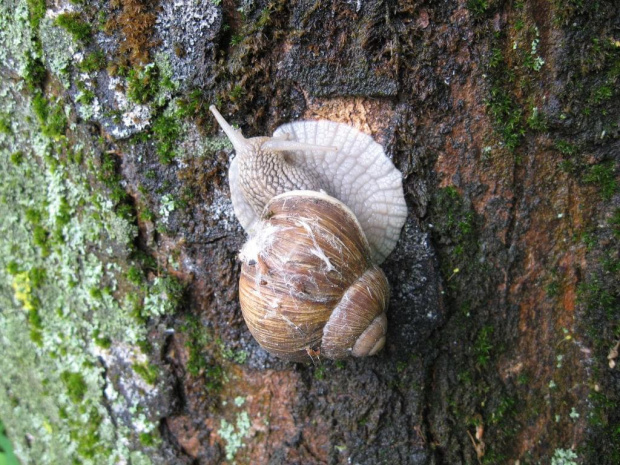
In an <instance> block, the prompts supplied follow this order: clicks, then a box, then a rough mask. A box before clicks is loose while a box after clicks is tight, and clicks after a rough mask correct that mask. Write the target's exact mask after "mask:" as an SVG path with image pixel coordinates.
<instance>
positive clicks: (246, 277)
mask: <svg viewBox="0 0 620 465" xmlns="http://www.w3.org/2000/svg"><path fill="white" fill-rule="evenodd" d="M210 109H211V111H212V112H213V114H214V115H215V117H216V119H217V121H218V122H219V124H220V126H221V127H222V129H224V132H225V133H226V135H227V136H228V138H229V139H230V141H231V142H232V143H233V146H234V148H235V151H236V153H237V154H236V157H235V159H234V160H232V162H231V165H230V170H229V182H230V191H231V200H232V203H233V207H234V210H235V214H236V215H237V218H238V219H239V222H240V223H241V225H242V226H243V228H244V229H245V230H246V232H247V233H248V235H249V240H248V242H247V243H246V244H245V245H244V246H243V248H242V250H241V252H240V255H239V256H240V259H241V261H242V268H241V278H240V282H239V300H240V303H241V310H242V312H243V317H244V319H245V321H246V323H247V325H248V328H249V329H250V332H251V333H252V335H253V336H254V338H255V339H256V340H257V341H258V342H259V344H260V345H261V346H262V347H264V348H265V349H266V350H267V351H269V352H271V353H273V354H275V355H278V356H280V357H282V358H285V359H287V360H293V361H308V360H310V359H313V358H314V357H316V356H317V355H320V356H323V357H327V358H331V359H341V358H345V357H348V356H357V357H360V356H366V355H374V354H375V353H377V352H378V351H379V350H381V348H382V347H383V346H384V344H385V338H386V331H387V318H386V308H387V305H388V300H389V285H388V282H387V279H386V277H385V275H384V274H383V272H382V271H381V269H380V268H378V267H377V265H376V264H379V263H381V262H383V260H385V258H386V257H387V256H388V255H389V253H390V252H391V251H392V249H393V248H394V246H395V244H396V242H397V240H398V237H399V235H400V230H401V228H402V226H403V224H404V222H405V219H406V217H407V207H406V204H405V198H404V194H403V187H402V179H401V174H400V172H399V171H398V170H397V169H396V168H395V167H394V165H393V164H392V162H391V161H390V160H389V158H387V157H386V156H385V153H384V151H383V148H382V147H381V145H379V144H378V143H376V142H375V141H374V140H373V139H372V138H371V137H370V136H368V135H366V134H363V133H361V132H360V131H358V130H357V129H355V128H353V127H351V126H348V125H346V124H341V123H335V122H332V121H301V122H296V123H291V124H287V125H284V126H281V127H280V128H278V129H277V130H276V132H275V133H274V136H273V137H254V138H249V139H246V138H244V137H243V135H242V134H241V133H240V132H239V131H238V130H236V129H234V128H233V127H232V126H230V125H229V124H228V123H227V122H226V120H224V118H223V117H222V115H221V114H220V113H219V112H218V111H217V110H216V109H215V108H214V107H211V108H210Z"/></svg>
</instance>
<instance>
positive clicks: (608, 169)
mask: <svg viewBox="0 0 620 465" xmlns="http://www.w3.org/2000/svg"><path fill="white" fill-rule="evenodd" d="M583 181H584V182H585V183H587V184H595V185H596V186H598V188H599V191H600V194H601V198H602V199H603V200H609V199H611V197H612V196H613V195H614V194H615V193H616V192H617V191H618V182H617V181H616V175H615V165H614V162H612V161H609V162H605V163H600V164H598V165H592V166H591V167H590V168H589V169H588V170H587V172H586V173H585V175H584V176H583Z"/></svg>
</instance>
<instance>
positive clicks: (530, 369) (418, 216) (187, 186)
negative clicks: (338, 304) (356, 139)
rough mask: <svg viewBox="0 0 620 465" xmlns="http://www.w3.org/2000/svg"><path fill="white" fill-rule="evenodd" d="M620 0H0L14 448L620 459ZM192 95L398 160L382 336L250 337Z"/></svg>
mask: <svg viewBox="0 0 620 465" xmlns="http://www.w3.org/2000/svg"><path fill="white" fill-rule="evenodd" d="M616 3H617V2H615V1H613V0H608V1H602V0H601V1H592V2H582V1H578V0H567V1H560V0H548V1H545V0H524V1H512V2H511V1H496V0H488V1H486V0H484V1H483V0H468V1H457V2H441V3H437V2H430V1H418V2H416V1H414V2H394V1H388V2H385V1H375V0H369V1H357V2H320V1H313V0H309V1H294V2H285V1H278V0H276V1H270V2H267V1H262V0H256V1H253V0H247V1H246V0H244V1H236V2H235V1H231V0H223V1H211V2H193V1H174V2H173V1H167V0H160V1H159V2H157V5H156V7H153V4H152V2H146V1H142V0H113V1H111V2H101V1H95V0H93V1H89V2H62V1H60V2H54V4H52V3H51V2H45V1H38V0H29V1H21V0H6V1H3V3H2V4H0V49H2V50H3V51H0V58H1V59H0V93H1V95H2V99H3V101H4V102H5V103H4V107H3V108H0V153H1V155H2V164H3V167H6V169H5V170H4V174H2V175H0V178H1V179H2V184H3V187H2V188H1V190H0V193H1V195H0V207H1V213H2V217H1V218H0V225H1V227H2V229H1V231H2V234H1V237H0V246H1V250H2V254H1V255H2V257H1V258H0V265H1V268H2V269H1V270H0V280H1V282H0V290H1V292H0V299H1V300H0V322H1V323H0V324H1V325H2V327H3V330H2V334H1V335H0V346H1V347H2V352H3V353H5V354H6V356H4V357H3V360H2V361H0V370H1V371H0V372H2V373H3V376H2V379H0V394H1V395H0V419H1V420H2V422H3V424H4V427H5V429H6V434H7V436H8V437H9V438H10V440H11V442H12V444H13V449H14V450H15V453H16V455H17V457H18V458H19V459H20V461H21V463H23V464H30V463H32V464H35V463H36V464H42V463H45V464H47V463H49V464H53V463H72V462H75V463H131V464H143V463H144V464H146V463H154V464H164V463H165V464H195V465H203V464H220V463H221V464H232V463H237V464H250V463H251V464H255V463H264V464H274V465H276V464H348V463H354V464H368V465H371V464H373V465H374V464H382V463H384V464H396V463H398V464H415V465H423V464H460V463H463V464H471V463H485V464H502V463H507V464H517V463H519V464H526V463H554V464H555V463H557V464H617V463H620V431H619V430H618V424H619V422H620V375H619V374H618V370H619V366H618V364H619V363H620V360H618V352H619V344H620V284H619V283H620V188H619V187H618V186H619V185H618V172H619V167H618V162H619V161H620V91H619V89H620V82H619V81H620V16H619V15H618V14H617V4H616ZM211 104H216V106H217V107H218V109H219V110H220V111H221V113H222V114H223V115H224V116H225V117H226V118H227V119H228V121H230V122H231V123H233V124H235V125H237V127H239V128H240V129H241V130H242V132H243V134H244V135H245V136H246V137H255V136H261V135H271V134H272V133H273V132H274V131H275V129H276V128H277V127H278V126H280V125H282V124H284V123H288V122H292V121H296V120H303V119H309V120H318V119H328V120H333V121H338V122H342V123H347V124H351V125H353V126H355V127H356V128H357V129H359V130H360V131H362V132H365V133H366V134H369V135H371V136H372V137H373V138H374V139H375V140H376V141H377V142H379V143H380V144H381V145H382V146H383V147H384V148H385V151H386V153H387V155H388V156H389V157H390V158H391V160H392V161H393V163H394V165H395V166H396V167H397V168H398V169H399V170H400V171H401V172H402V173H403V185H404V190H405V196H406V201H407V207H408V217H407V221H406V223H405V226H404V228H403V230H402V233H401V237H400V241H399V242H398V244H397V246H396V249H395V250H394V251H393V252H392V254H391V255H390V256H389V257H388V258H387V260H386V261H385V262H384V263H383V264H382V265H381V268H382V270H383V271H384V272H385V275H386V276H387V279H388V281H389V283H390V287H391V293H390V301H389V307H388V310H387V318H388V333H387V342H386V345H385V347H384V349H383V351H382V352H380V353H379V354H378V355H376V356H373V357H369V358H361V359H346V360H341V361H329V360H324V359H322V358H320V356H319V357H317V359H316V360H315V363H308V364H305V363H293V362H285V361H282V360H280V359H278V358H276V357H275V356H273V355H270V354H268V353H267V352H265V351H264V350H263V349H262V348H261V347H260V346H259V345H258V344H257V343H256V342H255V341H254V340H253V338H252V336H251V334H250V332H249V331H248V329H247V327H246V325H245V323H244V321H243V318H242V314H241V310H240V307H239V298H238V294H239V289H238V285H239V284H238V283H239V278H240V270H241V263H240V261H239V259H238V252H239V250H240V249H241V248H242V246H243V244H244V242H245V241H246V237H245V233H244V232H243V230H242V228H241V226H240V225H239V223H238V222H237V220H236V218H235V217H234V213H233V210H232V204H231V202H230V192H229V187H228V174H227V170H228V166H229V164H230V160H231V157H232V156H233V150H232V147H231V146H230V144H229V143H228V142H227V140H226V138H225V137H224V136H223V135H222V134H221V133H220V132H219V128H218V126H217V124H216V122H215V121H214V120H213V119H212V116H211V115H210V113H209V112H208V107H209V105H211ZM5 329H6V330H5Z"/></svg>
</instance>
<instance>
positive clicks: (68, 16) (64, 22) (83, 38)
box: [55, 12, 93, 43]
mask: <svg viewBox="0 0 620 465" xmlns="http://www.w3.org/2000/svg"><path fill="white" fill-rule="evenodd" d="M55 23H56V25H57V26H60V27H61V28H63V29H64V30H65V31H67V32H68V33H69V34H71V36H72V37H73V39H74V40H75V41H77V42H85V43H88V42H90V40H91V39H92V34H93V32H92V30H91V28H90V25H89V24H88V23H86V22H85V21H84V20H83V19H82V17H81V15H80V13H77V12H73V13H62V14H60V15H58V16H57V17H56V21H55Z"/></svg>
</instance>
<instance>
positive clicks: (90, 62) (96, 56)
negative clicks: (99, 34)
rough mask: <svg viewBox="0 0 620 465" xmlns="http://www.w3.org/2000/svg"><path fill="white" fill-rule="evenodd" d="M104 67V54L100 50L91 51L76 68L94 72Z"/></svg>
mask: <svg viewBox="0 0 620 465" xmlns="http://www.w3.org/2000/svg"><path fill="white" fill-rule="evenodd" d="M105 67H106V59H105V54H104V53H103V52H102V51H101V50H97V51H96V52H91V53H89V54H88V55H86V57H84V59H83V60H82V61H81V62H80V63H79V64H78V69H79V70H80V71H82V72H84V73H94V72H96V71H99V70H100V69H103V68H105Z"/></svg>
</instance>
